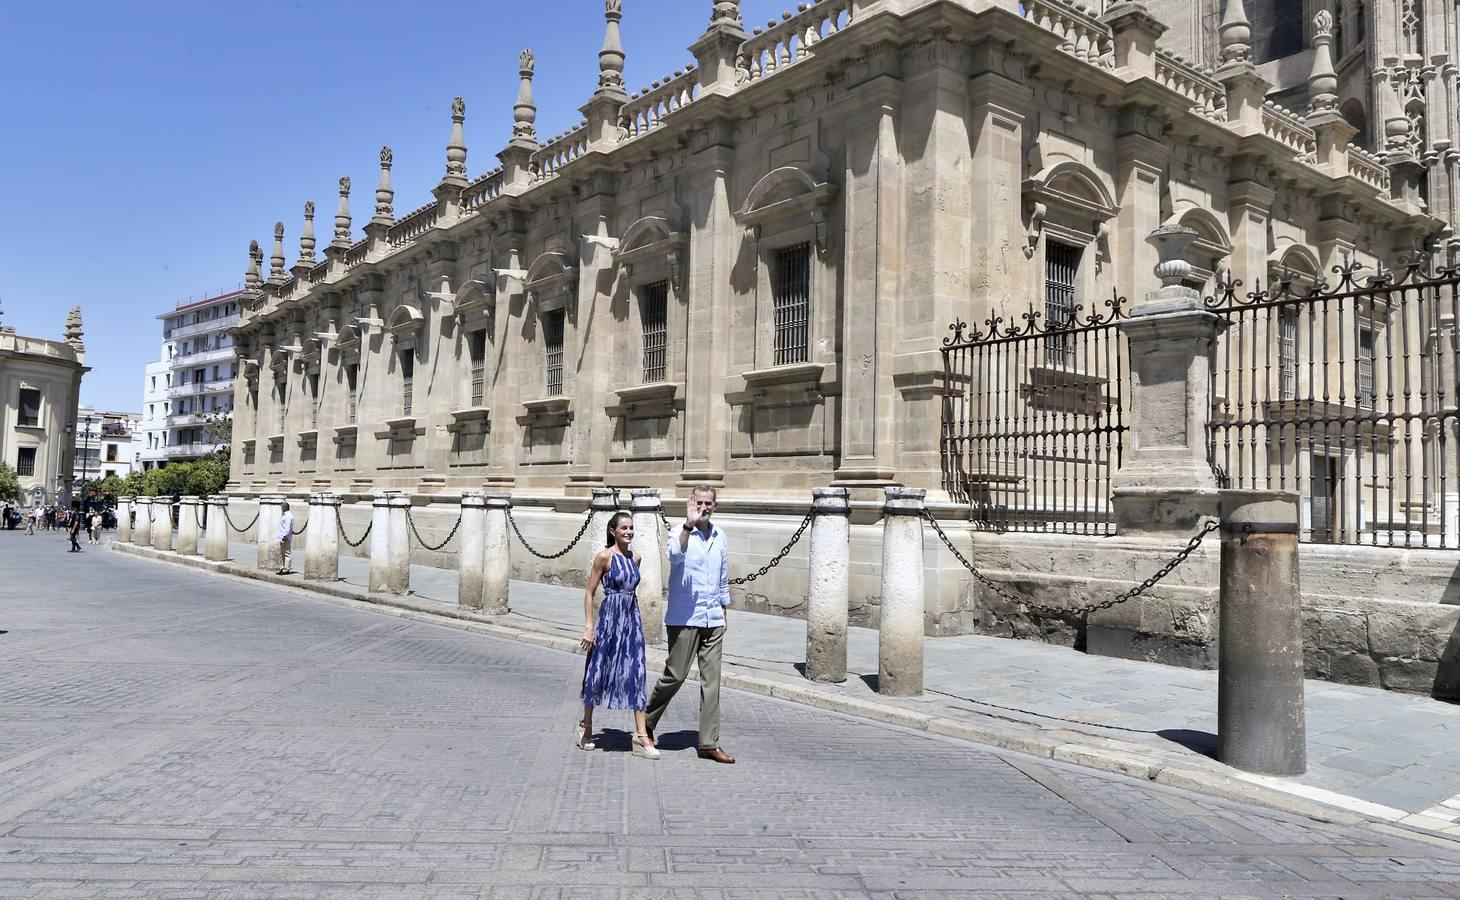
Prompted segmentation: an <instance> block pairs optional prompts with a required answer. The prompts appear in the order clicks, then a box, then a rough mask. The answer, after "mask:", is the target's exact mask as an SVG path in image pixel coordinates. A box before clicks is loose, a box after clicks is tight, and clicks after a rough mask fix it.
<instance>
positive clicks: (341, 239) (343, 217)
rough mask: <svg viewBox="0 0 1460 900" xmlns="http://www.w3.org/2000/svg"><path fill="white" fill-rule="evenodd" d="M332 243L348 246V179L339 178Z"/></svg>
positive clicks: (347, 177)
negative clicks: (338, 202)
mask: <svg viewBox="0 0 1460 900" xmlns="http://www.w3.org/2000/svg"><path fill="white" fill-rule="evenodd" d="M334 243H335V244H336V245H338V246H341V247H348V246H350V179H349V176H346V177H344V178H341V179H340V205H339V206H338V207H336V208H335V237H334Z"/></svg>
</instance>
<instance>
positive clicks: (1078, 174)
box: [1023, 160, 1119, 258]
mask: <svg viewBox="0 0 1460 900" xmlns="http://www.w3.org/2000/svg"><path fill="white" fill-rule="evenodd" d="M1023 191H1024V202H1025V204H1026V205H1027V207H1028V215H1029V230H1028V232H1027V234H1026V236H1025V237H1026V246H1025V248H1024V255H1025V256H1026V257H1030V258H1033V256H1034V253H1035V251H1036V250H1037V249H1038V248H1039V239H1040V238H1041V237H1042V236H1043V234H1044V226H1045V220H1046V219H1047V218H1048V217H1049V216H1050V215H1051V214H1052V213H1061V214H1063V215H1065V216H1068V217H1073V218H1078V219H1088V220H1090V222H1091V225H1092V226H1093V227H1092V229H1091V231H1092V234H1093V235H1094V237H1095V240H1096V243H1098V244H1103V243H1104V242H1105V241H1106V240H1107V238H1108V226H1106V224H1105V223H1106V222H1107V221H1109V220H1110V219H1112V218H1114V217H1115V214H1116V213H1117V212H1118V211H1119V209H1118V208H1117V206H1116V204H1115V199H1114V197H1113V196H1112V195H1111V193H1110V190H1109V189H1108V188H1107V187H1106V186H1105V183H1104V182H1103V181H1101V180H1100V177H1099V176H1098V175H1097V174H1095V172H1093V171H1092V170H1091V169H1089V168H1088V167H1087V166H1084V165H1081V164H1080V163H1077V162H1072V161H1069V160H1066V161H1064V162H1059V163H1055V164H1054V165H1052V166H1048V167H1046V168H1044V169H1041V170H1040V171H1039V172H1038V173H1037V174H1036V175H1034V176H1033V177H1031V178H1027V179H1025V181H1024V185H1023ZM1097 249H1100V250H1101V252H1102V255H1107V254H1105V253H1104V250H1103V248H1097Z"/></svg>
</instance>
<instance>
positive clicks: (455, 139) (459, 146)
mask: <svg viewBox="0 0 1460 900" xmlns="http://www.w3.org/2000/svg"><path fill="white" fill-rule="evenodd" d="M465 121H466V101H465V100H462V99H461V98H460V97H457V98H456V99H454V100H452V101H451V140H450V141H448V142H447V144H446V177H448V178H465V177H466V137H465V135H463V134H462V128H461V126H462V123H463V122H465Z"/></svg>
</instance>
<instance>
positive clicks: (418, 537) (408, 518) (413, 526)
mask: <svg viewBox="0 0 1460 900" xmlns="http://www.w3.org/2000/svg"><path fill="white" fill-rule="evenodd" d="M406 524H407V525H410V526H411V533H412V534H414V535H415V536H416V543H418V544H420V545H421V547H422V548H424V549H426V550H429V551H431V552H432V553H435V552H436V551H438V550H441V549H442V548H444V547H445V546H446V545H447V544H449V543H451V539H452V538H454V537H456V529H458V528H460V527H461V513H457V514H456V524H455V525H452V526H451V533H450V534H448V535H446V540H444V541H442V542H441V543H439V544H437V545H436V546H434V547H432V546H431V545H430V544H428V543H426V541H425V539H424V538H422V537H421V532H419V531H417V530H416V520H415V519H413V518H411V508H410V507H409V506H407V507H406Z"/></svg>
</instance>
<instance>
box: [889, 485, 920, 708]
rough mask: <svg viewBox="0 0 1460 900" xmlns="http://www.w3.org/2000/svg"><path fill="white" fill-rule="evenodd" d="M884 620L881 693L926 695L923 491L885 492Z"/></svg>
mask: <svg viewBox="0 0 1460 900" xmlns="http://www.w3.org/2000/svg"><path fill="white" fill-rule="evenodd" d="M882 490H883V493H884V494H885V496H886V499H885V501H884V502H883V505H882V616H881V623H880V625H879V627H878V629H877V693H879V694H887V695H888V696H892V697H915V696H917V695H919V694H921V693H922V692H923V605H924V601H923V498H924V497H925V496H926V495H927V491H925V490H923V489H922V488H906V487H889V488H883V489H882Z"/></svg>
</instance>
